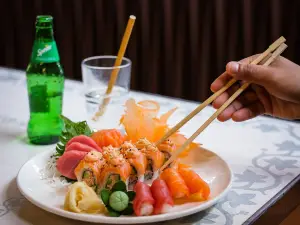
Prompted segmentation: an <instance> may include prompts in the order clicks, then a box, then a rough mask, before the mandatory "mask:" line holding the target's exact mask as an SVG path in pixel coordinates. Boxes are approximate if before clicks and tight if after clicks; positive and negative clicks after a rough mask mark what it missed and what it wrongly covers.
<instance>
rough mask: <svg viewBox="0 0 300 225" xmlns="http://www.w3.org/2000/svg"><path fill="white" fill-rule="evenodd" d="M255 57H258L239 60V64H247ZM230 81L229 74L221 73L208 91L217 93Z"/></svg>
mask: <svg viewBox="0 0 300 225" xmlns="http://www.w3.org/2000/svg"><path fill="white" fill-rule="evenodd" d="M257 57H258V55H252V56H250V57H247V58H244V59H242V60H240V61H239V62H241V63H245V64H249V63H251V62H252V61H253V60H254V59H255V58H257ZM231 79H232V76H231V75H230V74H228V73H227V72H224V73H222V74H221V75H220V76H219V77H218V78H217V79H215V80H214V82H212V84H211V85H210V90H211V91H212V92H217V91H218V90H220V89H221V88H222V87H224V86H225V85H226V84H227V83H228V82H229V81H230V80H231Z"/></svg>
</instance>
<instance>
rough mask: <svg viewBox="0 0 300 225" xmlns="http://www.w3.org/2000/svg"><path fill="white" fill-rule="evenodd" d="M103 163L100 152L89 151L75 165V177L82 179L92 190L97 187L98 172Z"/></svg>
mask: <svg viewBox="0 0 300 225" xmlns="http://www.w3.org/2000/svg"><path fill="white" fill-rule="evenodd" d="M104 165H105V159H104V158H103V155H102V153H101V152H98V151H90V152H89V153H88V154H87V155H86V156H85V157H84V158H83V159H82V160H81V161H80V163H79V164H78V165H77V167H76V168H75V170H74V173H75V175H76V179H77V180H78V181H84V182H85V183H86V184H87V185H88V186H90V187H92V188H93V189H94V190H96V189H97V186H98V183H99V179H100V173H101V170H102V168H103V166H104Z"/></svg>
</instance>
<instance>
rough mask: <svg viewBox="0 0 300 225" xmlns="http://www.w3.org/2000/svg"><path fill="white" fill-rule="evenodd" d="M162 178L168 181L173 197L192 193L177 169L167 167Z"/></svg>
mask: <svg viewBox="0 0 300 225" xmlns="http://www.w3.org/2000/svg"><path fill="white" fill-rule="evenodd" d="M160 178H161V179H162V180H164V181H165V182H166V184H167V186H168V188H169V190H170V192H171V195H172V197H173V198H183V197H188V196H189V195H190V193H189V189H188V187H187V186H186V184H185V182H184V180H183V178H182V177H181V176H180V174H179V173H178V172H177V171H176V169H174V168H167V169H165V170H164V171H163V172H162V173H161V175H160Z"/></svg>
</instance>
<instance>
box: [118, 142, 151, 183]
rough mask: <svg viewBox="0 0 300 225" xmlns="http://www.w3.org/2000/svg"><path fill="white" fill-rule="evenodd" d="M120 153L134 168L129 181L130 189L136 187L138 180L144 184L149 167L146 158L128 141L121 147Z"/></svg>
mask: <svg viewBox="0 0 300 225" xmlns="http://www.w3.org/2000/svg"><path fill="white" fill-rule="evenodd" d="M120 153H121V154H122V155H123V156H124V158H125V160H126V161H127V162H129V164H130V165H131V167H132V172H131V174H130V177H129V181H128V185H129V187H131V186H132V185H135V184H136V182H137V181H138V180H139V181H141V182H143V181H144V175H145V172H146V167H147V158H146V156H145V155H144V154H143V153H142V152H140V151H139V150H138V149H137V148H136V147H135V146H134V145H133V144H132V143H131V142H128V141H126V142H124V143H123V144H122V145H121V148H120ZM130 189H131V188H130Z"/></svg>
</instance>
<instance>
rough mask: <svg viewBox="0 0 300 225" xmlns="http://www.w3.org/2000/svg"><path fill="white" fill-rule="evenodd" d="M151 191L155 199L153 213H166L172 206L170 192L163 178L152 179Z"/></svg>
mask: <svg viewBox="0 0 300 225" xmlns="http://www.w3.org/2000/svg"><path fill="white" fill-rule="evenodd" d="M151 193H152V196H153V198H154V200H155V204H154V212H153V214H162V213H167V212H169V210H170V209H171V208H172V207H173V206H174V202H173V199H172V196H171V193H170V191H169V189H168V186H167V184H166V182H165V181H164V180H162V179H156V180H154V181H153V183H152V185H151Z"/></svg>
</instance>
